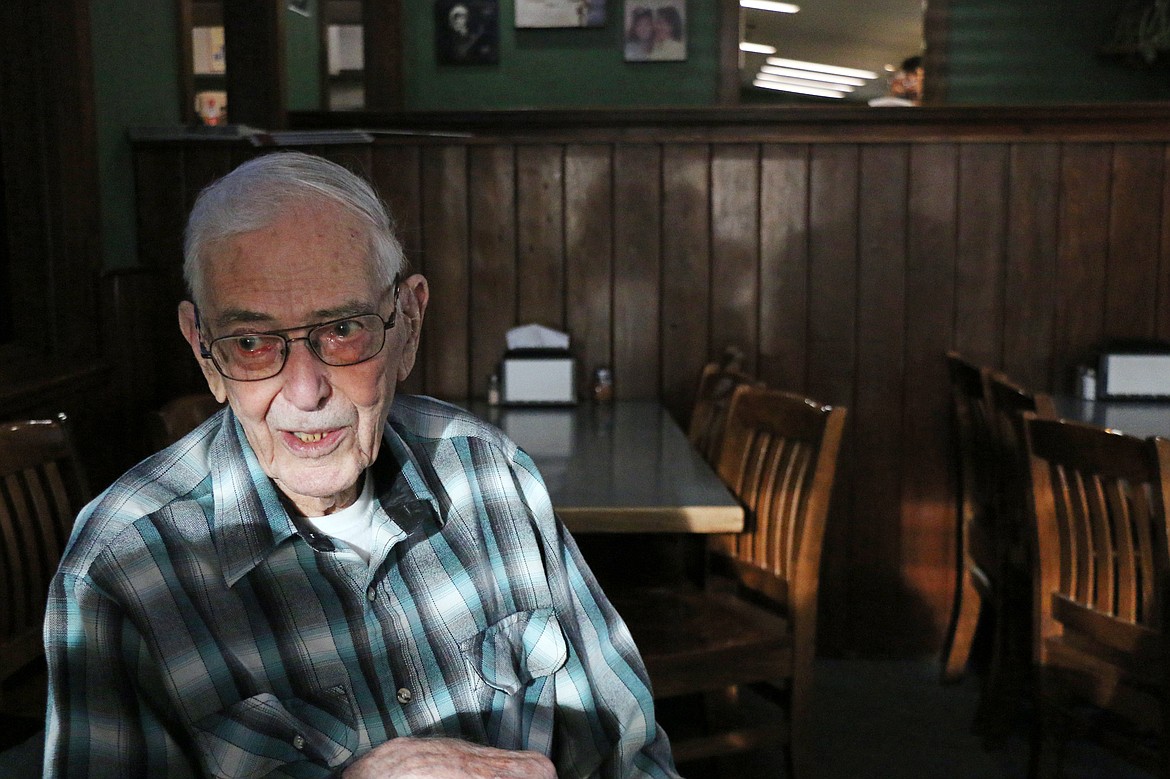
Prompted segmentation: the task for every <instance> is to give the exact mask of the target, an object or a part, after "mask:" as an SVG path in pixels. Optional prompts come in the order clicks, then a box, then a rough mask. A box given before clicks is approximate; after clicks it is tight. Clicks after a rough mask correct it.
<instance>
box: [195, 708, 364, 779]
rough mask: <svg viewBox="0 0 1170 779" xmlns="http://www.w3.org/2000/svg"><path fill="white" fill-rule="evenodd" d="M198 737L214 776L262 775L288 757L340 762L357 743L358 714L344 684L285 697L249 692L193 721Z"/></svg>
mask: <svg viewBox="0 0 1170 779" xmlns="http://www.w3.org/2000/svg"><path fill="white" fill-rule="evenodd" d="M195 741H196V743H197V744H198V747H199V751H200V754H201V755H202V758H203V761H204V764H205V766H206V768H207V770H208V771H209V772H210V774H211V775H212V776H215V777H223V778H224V779H228V778H229V777H230V778H231V779H236V778H238V777H254V776H263V775H264V774H267V773H268V772H270V771H272V770H274V769H276V768H279V767H280V766H282V765H287V764H289V763H299V762H311V763H317V764H321V765H326V766H329V767H331V768H332V767H336V766H339V765H341V764H342V763H344V762H345V761H346V760H348V759H349V758H350V757H352V756H353V753H354V751H355V750H356V749H357V746H358V732H357V717H356V715H355V713H354V704H353V700H352V698H351V696H350V694H349V689H348V687H346V686H345V685H335V686H333V687H327V688H324V689H321V690H314V691H312V692H310V693H308V694H307V695H305V696H304V697H300V698H288V699H284V700H281V699H279V698H277V697H276V696H275V695H272V694H271V693H261V694H259V695H253V696H252V697H250V698H245V699H244V700H242V701H239V702H238V703H235V704H232V705H231V706H230V707H228V708H226V709H224V710H222V711H219V712H216V713H215V714H212V715H209V716H207V717H204V718H203V719H202V720H200V721H199V722H197V723H196V724H195Z"/></svg>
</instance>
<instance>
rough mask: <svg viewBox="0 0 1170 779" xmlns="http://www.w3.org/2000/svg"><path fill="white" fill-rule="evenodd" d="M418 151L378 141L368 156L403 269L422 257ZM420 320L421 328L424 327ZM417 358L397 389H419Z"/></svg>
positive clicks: (414, 268)
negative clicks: (403, 256) (402, 255)
mask: <svg viewBox="0 0 1170 779" xmlns="http://www.w3.org/2000/svg"><path fill="white" fill-rule="evenodd" d="M421 160H422V154H421V152H420V150H419V146H418V145H416V144H395V145H389V144H385V145H378V146H375V147H374V150H373V156H372V158H371V160H370V180H371V182H372V183H373V185H374V189H375V190H377V192H378V194H379V195H380V196H381V197H382V200H383V201H384V202H385V203H386V208H387V209H389V211H390V218H391V220H393V224H394V231H395V234H396V235H397V236H398V240H399V242H400V243H401V244H402V251H403V253H404V254H405V255H406V267H407V270H406V272H407V273H408V274H409V273H416V272H420V271H421V261H422V246H423V244H422V172H421V169H420V168H421V164H422V163H421ZM426 329H427V328H426V325H425V322H424V327H423V331H424V332H425V331H426ZM419 357H420V359H419V360H416V363H415V367H414V370H412V371H411V373H410V376H408V377H407V379H406V381H404V382H402V383H401V385H400V391H402V392H409V393H416V394H417V393H419V392H421V391H422V386H423V368H422V362H421V355H420V356H419Z"/></svg>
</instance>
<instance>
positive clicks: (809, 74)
mask: <svg viewBox="0 0 1170 779" xmlns="http://www.w3.org/2000/svg"><path fill="white" fill-rule="evenodd" d="M760 72H761V73H767V74H769V75H772V76H791V77H793V78H807V79H809V80H810V81H824V82H827V83H829V84H847V85H849V86H852V87H863V86H865V85H866V83H868V82H866V80H865V79H863V78H854V77H853V76H838V75H835V74H833V73H817V72H816V71H814V70H798V69H797V68H778V67H776V66H775V65H761V66H760Z"/></svg>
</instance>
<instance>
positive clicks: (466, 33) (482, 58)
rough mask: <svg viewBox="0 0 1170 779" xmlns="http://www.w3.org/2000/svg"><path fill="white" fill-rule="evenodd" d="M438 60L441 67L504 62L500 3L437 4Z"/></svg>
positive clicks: (462, 0) (444, 0) (464, 0)
mask: <svg viewBox="0 0 1170 779" xmlns="http://www.w3.org/2000/svg"><path fill="white" fill-rule="evenodd" d="M434 8H435V59H436V61H437V62H438V63H439V64H440V65H495V64H497V63H498V62H499V61H500V6H499V0H435V6H434Z"/></svg>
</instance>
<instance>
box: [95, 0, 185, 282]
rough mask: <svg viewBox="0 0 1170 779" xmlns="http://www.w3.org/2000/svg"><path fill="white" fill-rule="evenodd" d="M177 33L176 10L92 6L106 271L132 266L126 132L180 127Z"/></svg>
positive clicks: (113, 2)
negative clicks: (158, 127) (135, 128)
mask: <svg viewBox="0 0 1170 779" xmlns="http://www.w3.org/2000/svg"><path fill="white" fill-rule="evenodd" d="M177 30H178V20H177V19H176V17H175V3H173V2H158V0H94V2H93V3H91V7H90V31H91V35H92V43H93V66H94V67H93V79H94V93H95V102H96V104H97V115H96V123H97V136H98V137H97V142H98V168H99V175H100V177H101V179H100V180H101V192H100V193H99V197H100V200H101V213H102V225H101V227H102V257H103V259H104V264H105V267H106V268H107V269H114V268H125V267H132V266H134V265H136V264H137V243H136V239H135V207H134V172H133V167H132V163H131V158H130V143H129V141H128V140H127V136H126V131H127V128H129V127H136V126H151V125H154V126H158V125H176V124H179V122H180V111H179V108H180V107H179V55H178V35H177V32H176V31H177Z"/></svg>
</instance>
